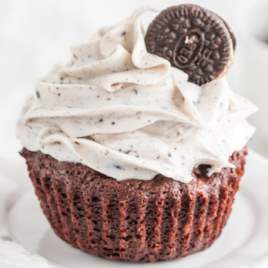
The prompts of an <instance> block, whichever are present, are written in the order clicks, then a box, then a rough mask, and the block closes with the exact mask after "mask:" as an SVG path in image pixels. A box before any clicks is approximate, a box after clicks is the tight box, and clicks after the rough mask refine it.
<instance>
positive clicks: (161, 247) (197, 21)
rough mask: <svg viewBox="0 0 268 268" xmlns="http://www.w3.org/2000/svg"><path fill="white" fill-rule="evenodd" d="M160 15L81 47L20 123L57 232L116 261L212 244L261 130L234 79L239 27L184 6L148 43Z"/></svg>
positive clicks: (39, 85)
mask: <svg viewBox="0 0 268 268" xmlns="http://www.w3.org/2000/svg"><path fill="white" fill-rule="evenodd" d="M149 10H151V9H150V8H148V7H144V8H141V9H139V10H138V11H136V12H134V13H133V15H132V16H131V17H130V18H127V19H126V20H124V21H123V22H122V23H120V24H118V25H115V26H112V27H105V28H102V29H100V30H99V31H98V32H97V33H96V34H94V35H92V36H91V37H90V40H89V41H88V42H87V43H85V44H82V45H78V46H73V47H72V48H71V51H72V57H71V59H70V60H69V61H68V62H61V63H60V64H58V65H57V66H55V67H54V69H53V70H51V71H50V72H49V74H48V75H46V76H45V77H43V78H41V79H39V80H37V82H36V83H35V93H34V94H32V95H31V96H30V97H29V98H28V99H27V101H26V103H25V106H24V108H23V109H22V112H21V115H20V117H19V120H18V125H17V136H18V138H19V139H20V141H21V143H22V147H23V150H22V151H21V155H22V156H23V157H24V158H25V159H26V163H27V166H28V171H29V176H30V178H31V180H32V183H33V185H34V188H35V192H36V194H37V196H38V198H39V200H40V204H41V207H42V209H43V212H44V214H45V215H46V217H47V219H48V221H49V222H50V224H51V227H52V228H53V230H54V232H55V233H56V235H58V236H59V237H60V238H61V239H63V240H64V241H66V242H67V243H69V244H71V245H72V246H73V247H76V248H79V249H81V250H83V251H85V252H87V253H90V254H93V255H96V256H100V257H104V258H109V259H114V260H130V261H139V262H155V261H159V260H167V259H175V258H181V257H185V256H187V255H188V254H191V253H194V252H198V251H201V250H204V249H206V248H207V247H209V246H210V245H211V244H212V243H213V242H214V241H215V239H216V238H217V237H218V236H219V235H220V233H221V231H222V229H223V227H224V226H225V224H226V222H227V219H228V217H229V214H230V212H231V207H232V204H233V201H234V196H235V193H236V191H237V190H238V185H239V181H240V179H241V177H242V175H243V174H244V166H245V156H246V154H247V149H246V147H245V146H246V144H247V142H248V140H249V139H250V138H251V137H252V135H253V133H254V131H255V129H254V127H252V126H250V125H249V124H248V123H247V121H246V118H247V117H248V116H249V115H250V114H252V113H253V112H255V111H256V110H257V108H256V107H255V106H254V105H253V104H251V103H250V102H249V101H248V100H247V99H245V98H243V97H241V96H239V95H236V94H234V93H233V92H232V91H231V89H230V87H229V85H228V83H227V82H226V80H225V78H224V77H222V76H224V75H223V74H224V73H226V71H227V69H228V68H229V66H230V61H232V60H233V54H234V47H235V45H234V36H233V34H232V32H231V30H230V28H229V26H227V24H226V23H225V22H224V21H223V20H222V19H221V18H220V17H219V16H218V15H216V14H214V13H212V12H209V11H207V10H205V9H202V8H200V7H197V6H193V5H183V6H177V7H172V8H169V9H167V10H164V11H162V13H161V14H160V15H159V16H157V17H156V19H155V20H154V21H153V22H152V24H151V25H150V26H149V28H148V31H147V34H146V36H145V31H144V30H143V27H142V26H141V23H140V16H141V14H142V13H144V12H145V11H149ZM168 39H170V40H169V41H166V40H168ZM189 40H190V41H189ZM163 44H164V45H163ZM217 44H218V46H216V45H217ZM147 51H148V52H147ZM159 51H160V52H161V53H162V54H161V53H160V52H159ZM155 54H156V55H155ZM160 54H161V55H160ZM213 55H214V56H213ZM215 55H216V56H217V55H219V57H218V56H217V57H216V56H215ZM192 82H194V83H192Z"/></svg>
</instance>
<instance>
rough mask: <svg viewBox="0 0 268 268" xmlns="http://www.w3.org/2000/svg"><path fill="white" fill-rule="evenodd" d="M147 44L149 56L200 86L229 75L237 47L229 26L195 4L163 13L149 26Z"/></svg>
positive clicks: (169, 9)
mask: <svg viewBox="0 0 268 268" xmlns="http://www.w3.org/2000/svg"><path fill="white" fill-rule="evenodd" d="M145 43H146V47H147V50H148V52H149V53H151V54H156V55H158V56H160V57H163V58H165V59H166V60H168V61H169V62H170V63H171V65H172V66H173V67H177V68H179V69H181V70H182V71H184V72H185V73H187V74H188V75H189V81H190V82H193V83H195V84H197V85H202V84H205V83H207V82H210V81H212V80H214V79H218V78H220V77H222V76H223V75H224V74H226V72H227V71H228V69H229V67H230V65H231V64H232V60H233V56H234V50H235V45H236V41H235V37H234V34H233V32H232V31H231V29H230V27H229V26H228V24H227V23H226V22H225V21H224V20H223V19H222V18H221V17H219V16H218V15H216V14H215V13H213V12H211V11H208V10H206V9H204V8H202V7H200V6H196V5H179V6H174V7H170V8H168V9H166V10H163V11H162V12H161V13H160V14H159V15H158V16H157V17H156V18H155V19H154V20H153V22H152V23H151V24H150V25H149V27H148V31H147V33H146V37H145Z"/></svg>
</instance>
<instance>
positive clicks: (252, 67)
mask: <svg viewBox="0 0 268 268" xmlns="http://www.w3.org/2000/svg"><path fill="white" fill-rule="evenodd" d="M238 14H239V15H238V16H239V18H240V20H239V21H238V29H239V31H238V34H239V40H241V46H240V47H241V52H242V53H243V55H244V59H243V60H244V63H245V64H244V72H245V79H244V80H243V83H244V90H245V95H246V96H247V97H248V98H249V99H250V100H251V101H252V102H253V103H255V104H256V105H258V106H259V108H260V110H259V111H258V113H256V114H254V115H253V116H252V117H250V119H249V121H250V123H253V124H254V125H255V126H256V127H257V129H258V132H257V133H256V136H255V137H254V140H253V141H252V142H251V145H252V146H253V147H254V149H255V150H258V152H261V153H263V154H265V155H266V156H268V124H266V123H264V122H266V121H267V115H268V83H267V72H268V16H267V14H268V1H267V0H254V1H251V2H250V3H247V4H245V5H244V6H243V8H242V9H241V10H240V11H239V13H238ZM251 16H252V17H253V18H254V22H253V21H252V20H249V19H248V18H249V17H251ZM265 42H267V43H265Z"/></svg>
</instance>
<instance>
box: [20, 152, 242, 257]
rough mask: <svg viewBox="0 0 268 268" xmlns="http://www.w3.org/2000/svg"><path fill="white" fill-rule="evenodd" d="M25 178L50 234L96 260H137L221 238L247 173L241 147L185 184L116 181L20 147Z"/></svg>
mask: <svg viewBox="0 0 268 268" xmlns="http://www.w3.org/2000/svg"><path fill="white" fill-rule="evenodd" d="M21 154H22V155H23V156H24V157H25V158H26V161H27V165H28V170H29V175H30V178H31V180H32V183H33V185H34V187H35V192H36V194H37V196H38V198H39V200H40V204H41V207H42V209H43V212H44V214H45V215H46V217H47V219H48V221H49V222H50V224H51V227H52V228H53V230H54V232H55V233H56V234H57V235H58V236H59V237H60V238H61V239H63V240H64V241H66V242H67V243H69V244H71V245H72V246H73V247H76V248H79V249H81V250H83V251H85V252H87V253H90V254H94V255H96V256H100V257H104V258H109V259H114V260H119V259H121V260H131V261H139V262H154V261H158V260H166V259H175V258H181V257H185V256H187V255H188V254H191V253H194V252H198V251H200V250H204V249H206V248H207V247H209V246H210V245H211V244H212V243H213V242H214V241H215V239H216V238H217V237H218V236H219V235H220V234H221V231H222V228H223V227H224V226H225V224H226V221H227V219H228V217H229V214H230V212H231V206H232V204H233V201H234V195H235V193H236V191H237V190H238V184H239V181H240V178H241V176H242V175H243V173H244V164H245V159H244V156H245V155H246V154H247V151H246V148H244V149H243V150H242V151H240V152H236V153H234V154H233V155H232V157H230V161H231V162H232V163H233V164H235V165H236V169H230V168H224V169H223V170H222V171H221V173H217V174H214V175H213V176H212V177H211V178H207V177H205V176H204V175H202V171H201V170H199V169H197V170H195V171H194V172H195V174H196V178H194V179H193V180H192V181H191V182H190V183H188V184H183V183H180V182H178V181H174V180H173V179H170V178H166V177H164V176H162V175H158V176H157V177H156V178H154V179H153V180H150V181H140V180H133V179H131V180H125V181H121V182H119V181H116V180H114V179H111V178H109V177H107V176H105V175H102V174H100V173H98V172H96V171H94V170H92V169H90V168H89V167H86V166H83V165H81V164H75V163H68V162H59V161H57V160H56V159H54V158H52V157H51V156H49V155H45V154H43V153H41V152H36V153H33V152H29V151H27V150H26V149H23V151H22V152H21Z"/></svg>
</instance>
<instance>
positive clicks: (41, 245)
mask: <svg viewBox="0 0 268 268" xmlns="http://www.w3.org/2000/svg"><path fill="white" fill-rule="evenodd" d="M247 162H248V163H247V166H246V175H245V176H244V177H243V178H242V181H241V184H240V190H239V192H238V194H237V196H236V201H235V204H234V207H233V212H232V213H231V216H230V219H229V221H228V223H227V226H226V227H225V228H224V230H223V233H222V235H221V236H220V238H219V239H218V240H217V241H216V242H215V243H214V245H213V246H212V247H210V248H209V249H207V250H205V251H204V252H200V253H197V254H194V255H190V256H188V257H186V258H184V259H180V260H173V261H166V262H158V263H145V264H140V263H130V262H118V261H109V260H105V259H101V258H97V257H94V256H91V255H88V254H85V253H83V252H81V251H79V250H77V249H73V248H72V247H71V246H69V245H68V244H66V243H65V242H63V241H61V240H60V239H59V238H58V237H57V236H56V235H55V234H54V233H53V231H52V230H51V228H50V227H49V224H48V222H47V221H46V218H45V216H44V215H43V214H42V212H41V209H40V207H39V203H38V200H37V198H36V196H35V194H34V192H33V189H32V187H31V188H30V189H28V190H26V191H24V192H23V193H22V194H20V197H19V198H17V199H15V200H14V194H13V202H12V205H11V206H10V208H9V211H8V213H7V221H6V227H7V228H6V232H7V235H8V236H9V237H11V239H12V240H13V241H6V240H9V238H8V239H7V235H6V236H5V235H2V237H4V239H2V240H1V236H0V267H1V268H2V267H4V268H6V267H12V268H13V267H14V268H15V267H23V268H24V267H25V268H26V267H27V268H28V267H34V268H39V267H40V268H43V267H46V268H47V267H66V268H67V267H68V268H85V267H87V268H88V267H90V268H100V267H101V268H106V267H109V268H113V267H114V268H115V267H118V268H120V267H131V268H138V267H141V266H143V267H146V268H151V267H155V268H159V267H165V268H175V267H182V268H201V267H202V268H226V267H228V268H267V267H268V173H267V171H266V170H267V168H268V161H267V160H266V159H264V158H263V157H261V156H259V155H258V154H256V153H255V152H253V151H250V154H249V156H248V161H247ZM25 168H26V167H25ZM27 179H28V178H27V177H26V178H25V180H27ZM1 183H3V181H1V180H0V187H1ZM0 194H1V191H0ZM0 201H1V200H0ZM1 206H2V207H3V203H1V204H0V207H1ZM2 210H3V208H2ZM0 234H1V232H0ZM3 240H5V241H3ZM1 243H5V244H6V245H10V251H9V253H8V256H10V257H9V259H8V260H5V256H4V254H3V244H2V246H1ZM12 244H13V245H16V247H17V248H18V247H19V246H20V247H22V248H25V249H27V250H25V249H24V251H23V252H22V251H19V252H20V253H19V254H18V249H16V250H17V251H16V253H14V258H13V259H12V246H11V245H12ZM14 248H15V247H14ZM14 250H15V249H14ZM14 252H15V251H14ZM15 254H16V255H15ZM18 256H19V257H18ZM25 256H26V257H25ZM1 258H2V259H1ZM16 258H17V265H18V266H16ZM10 259H12V260H10ZM14 259H15V261H14ZM26 259H27V261H25V260H26ZM5 261H6V262H5ZM8 261H12V266H11V265H10V266H8ZM24 262H25V264H24ZM1 263H3V264H7V266H2V265H1ZM31 263H32V264H31Z"/></svg>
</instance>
